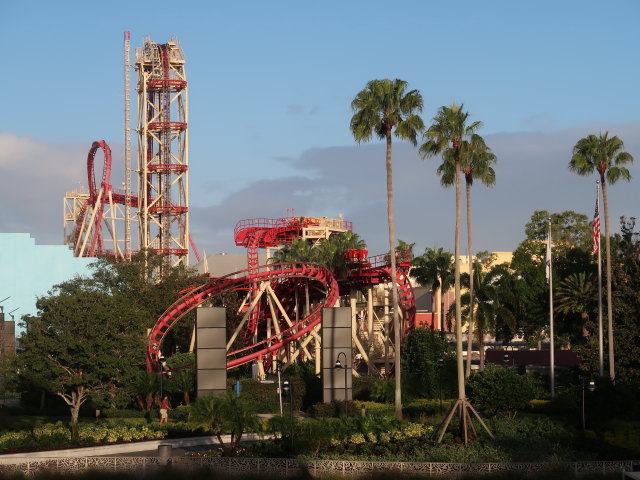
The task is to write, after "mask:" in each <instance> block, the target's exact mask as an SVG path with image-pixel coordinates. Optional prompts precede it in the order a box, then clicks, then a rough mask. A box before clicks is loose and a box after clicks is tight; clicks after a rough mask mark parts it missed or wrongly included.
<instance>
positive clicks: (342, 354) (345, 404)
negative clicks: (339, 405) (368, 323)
mask: <svg viewBox="0 0 640 480" xmlns="http://www.w3.org/2000/svg"><path fill="white" fill-rule="evenodd" d="M340 356H344V365H342V362H341V361H340ZM333 368H334V369H336V368H342V369H343V370H344V416H345V418H346V417H348V416H349V404H348V398H349V396H348V389H347V368H348V367H347V354H346V353H344V352H340V353H339V354H338V358H336V364H335V365H334V366H333Z"/></svg>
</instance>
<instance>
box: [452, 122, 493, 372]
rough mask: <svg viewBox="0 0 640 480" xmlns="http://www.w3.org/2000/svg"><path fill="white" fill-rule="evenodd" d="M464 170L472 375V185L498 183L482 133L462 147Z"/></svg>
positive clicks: (468, 359)
mask: <svg viewBox="0 0 640 480" xmlns="http://www.w3.org/2000/svg"><path fill="white" fill-rule="evenodd" d="M461 158H462V172H463V173H464V179H465V188H466V190H465V193H466V199H467V251H468V253H469V301H470V305H471V308H470V310H469V329H468V333H467V369H466V371H465V376H466V377H468V376H469V375H471V351H472V347H473V327H474V321H473V320H474V319H473V316H474V313H475V309H474V308H473V305H474V282H473V279H474V275H473V264H474V262H473V258H472V255H473V235H472V229H471V186H472V185H473V180H474V179H476V180H479V181H480V182H482V183H483V184H484V185H486V186H489V187H492V186H494V185H495V183H496V173H495V171H494V170H493V167H492V165H493V164H495V163H496V161H497V157H496V156H495V155H494V154H493V153H491V149H490V148H489V147H487V145H486V144H485V142H484V139H483V138H482V137H481V136H480V135H472V137H471V141H469V142H466V141H465V142H463V144H462V147H461Z"/></svg>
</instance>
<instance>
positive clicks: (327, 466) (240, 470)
mask: <svg viewBox="0 0 640 480" xmlns="http://www.w3.org/2000/svg"><path fill="white" fill-rule="evenodd" d="M549 465H550V464H549V463H546V462H518V463H497V462H487V463H443V462H377V461H360V460H296V459H288V458H244V457H169V458H163V457H71V458H53V457H51V458H34V459H30V458H28V457H24V458H6V459H3V458H2V457H1V456H0V475H3V474H6V473H10V472H21V473H23V474H25V475H34V474H36V473H38V472H42V471H56V472H81V471H86V470H107V471H136V472H151V471H155V470H158V469H161V468H166V467H171V468H175V469H178V470H194V469H201V468H208V469H210V470H212V471H216V472H221V473H222V472H224V473H230V474H235V473H237V474H246V473H254V474H261V473H262V474H267V473H268V474H273V475H279V474H284V475H288V474H290V473H296V472H298V471H300V470H302V469H303V468H304V469H306V470H307V471H309V472H310V473H311V474H313V475H316V474H319V473H338V474H343V475H347V474H364V473H374V472H402V473H411V474H419V475H454V476H455V475H460V474H463V473H491V472H498V471H517V472H523V473H527V472H536V471H540V470H543V469H545V468H546V467H548V466H549ZM565 465H566V466H567V467H569V468H571V469H572V470H573V471H574V472H575V473H576V474H584V473H605V472H622V471H631V470H634V468H638V466H639V465H640V460H621V461H598V462H567V463H565Z"/></svg>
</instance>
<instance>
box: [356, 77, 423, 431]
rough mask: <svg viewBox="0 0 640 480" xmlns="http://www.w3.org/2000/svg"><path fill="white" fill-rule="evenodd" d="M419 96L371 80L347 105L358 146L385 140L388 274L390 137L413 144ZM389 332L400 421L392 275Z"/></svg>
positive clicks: (394, 83)
mask: <svg viewBox="0 0 640 480" xmlns="http://www.w3.org/2000/svg"><path fill="white" fill-rule="evenodd" d="M422 104H423V101H422V95H421V94H420V92H419V91H418V90H409V91H407V82H405V81H403V80H398V79H396V80H389V79H384V80H371V81H370V82H368V83H367V86H366V87H365V88H364V89H363V90H361V91H360V92H358V94H357V95H356V97H355V98H354V100H353V101H352V102H351V108H352V110H353V112H354V114H353V117H352V118H351V125H350V129H351V133H353V136H354V138H355V140H356V142H358V143H362V142H368V141H369V140H371V138H372V136H373V135H374V134H375V135H376V136H377V137H378V138H380V139H381V140H385V141H386V146H387V150H386V159H385V165H386V171H387V222H388V225H389V254H390V255H391V271H392V272H395V271H396V251H395V248H396V245H395V226H394V222H393V168H392V141H391V139H392V135H393V134H395V136H396V137H398V138H400V139H402V140H407V141H409V142H410V143H411V144H413V145H417V143H418V141H417V139H418V132H421V131H422V130H423V129H424V123H423V122H422V119H421V118H420V116H419V115H418V114H419V113H420V112H422ZM391 283H392V288H391V291H392V302H393V329H394V348H395V362H394V373H395V376H396V392H395V410H396V418H398V419H402V393H401V378H400V375H401V370H400V335H401V331H400V318H399V314H398V307H397V305H398V290H397V285H396V278H395V275H394V277H393V278H392V281H391Z"/></svg>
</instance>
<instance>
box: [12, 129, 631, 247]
mask: <svg viewBox="0 0 640 480" xmlns="http://www.w3.org/2000/svg"><path fill="white" fill-rule="evenodd" d="M603 130H609V132H610V134H611V135H614V134H615V135H618V136H619V137H620V138H622V139H623V140H624V141H625V146H626V150H627V151H628V152H630V153H631V154H632V155H634V156H635V157H636V158H637V161H636V163H635V164H634V165H632V166H631V168H630V169H631V172H632V177H633V178H632V181H631V183H626V182H619V183H618V184H616V185H613V186H611V188H610V189H609V197H610V217H611V221H612V226H613V227H614V230H617V227H618V223H619V222H618V219H619V217H620V216H621V215H625V216H627V217H630V216H640V211H639V208H638V207H639V205H640V202H639V201H638V200H639V199H640V196H639V195H638V191H639V190H638V185H637V182H639V181H640V167H639V164H640V125H639V124H625V125H616V126H610V127H608V128H607V127H606V126H601V125H588V126H583V127H579V128H573V129H568V130H562V131H555V132H547V133H501V134H493V135H487V136H486V141H487V143H488V145H489V146H491V147H492V149H493V151H494V152H495V153H496V155H497V156H498V164H497V166H496V178H497V184H496V186H495V188H492V189H488V188H486V187H484V186H483V185H480V184H475V185H474V187H473V190H472V194H473V197H472V198H473V221H474V224H473V226H474V250H475V251H479V250H496V251H503V250H512V249H513V248H515V247H516V246H517V245H518V243H519V242H520V241H521V240H522V237H523V230H524V224H525V223H526V222H527V221H528V220H529V218H530V216H531V214H532V213H533V211H534V210H540V209H546V210H549V211H553V212H559V211H563V210H575V211H578V212H580V213H584V214H587V215H588V216H591V215H592V212H593V205H594V201H595V180H596V178H595V176H594V177H593V178H582V177H579V176H577V175H575V174H573V173H571V172H569V171H568V168H567V164H568V161H569V159H570V157H571V149H572V147H573V145H574V144H575V142H576V141H577V140H578V139H580V138H581V137H583V136H585V135H587V134H589V133H599V132H600V131H603ZM89 147H90V143H87V144H52V143H49V142H42V141H38V140H35V139H33V138H30V137H18V136H16V135H14V134H12V133H0V178H1V179H2V188H0V202H1V203H2V205H3V208H2V209H0V231H2V232H19V231H21V232H29V233H32V234H34V236H35V237H36V241H37V242H38V243H60V242H61V241H62V226H63V222H62V199H63V197H64V195H65V192H66V191H69V190H72V189H74V188H77V187H78V186H80V185H85V186H86V184H87V180H86V155H87V152H88V150H89ZM117 147H118V146H117V145H116V148H114V150H116V151H115V152H114V154H113V158H114V161H113V162H114V169H115V170H118V169H120V171H121V166H120V163H121V161H119V160H117V159H119V158H121V155H119V154H118V152H117V150H118V149H119V148H117ZM120 147H121V146H120ZM393 148H394V150H393V152H394V162H393V167H394V172H393V173H394V207H395V222H396V237H397V238H400V239H403V240H405V241H408V242H416V250H417V252H419V253H420V252H422V250H423V249H424V248H425V247H429V246H433V245H434V244H437V245H439V246H443V247H445V248H447V249H450V250H452V249H453V230H454V219H455V217H454V215H455V208H454V207H455V204H454V200H455V199H454V190H453V189H443V188H442V187H441V186H440V184H439V179H438V178H437V176H436V173H435V171H436V168H437V165H438V164H439V162H440V161H439V159H429V160H427V161H422V160H420V159H419V157H418V155H417V151H416V149H414V148H413V147H411V146H410V145H408V144H406V143H403V142H396V143H394V147H393ZM283 162H284V164H285V165H286V166H287V168H288V172H289V174H288V175H287V176H286V177H282V178H276V179H273V178H271V179H265V180H263V181H254V182H252V183H250V184H246V185H245V186H243V187H241V188H239V189H236V190H235V191H231V192H230V193H228V194H225V196H224V197H223V200H222V201H220V202H218V203H217V204H215V205H202V204H192V205H191V233H192V237H193V238H194V240H195V242H196V244H197V246H198V248H199V249H200V250H201V251H202V249H203V248H204V249H206V251H207V253H217V252H233V251H241V250H242V249H240V247H235V246H234V242H233V227H234V225H235V224H236V222H238V221H239V220H242V219H248V218H257V217H265V218H279V217H284V216H287V215H292V210H293V211H294V212H295V213H294V214H295V215H296V216H298V215H309V216H327V217H330V218H335V217H337V216H338V215H339V214H343V215H344V218H345V219H346V220H351V221H352V222H353V226H354V230H355V231H356V232H357V233H359V234H360V235H361V236H362V237H363V238H364V239H365V240H366V241H367V243H368V245H369V250H370V252H372V253H383V252H384V251H387V250H388V244H387V223H386V180H385V161H384V145H383V144H381V143H373V144H368V145H362V146H356V145H350V146H342V147H327V148H315V149H310V150H307V151H305V152H304V153H303V154H302V155H300V156H299V157H297V158H286V160H283ZM101 169H102V159H101V158H100V159H96V170H97V175H100V172H101ZM212 175H215V177H214V179H213V180H211V182H214V183H212V184H211V185H210V186H212V185H214V184H215V182H224V178H225V173H224V169H223V168H222V167H221V168H216V169H214V174H212ZM112 177H113V180H112V184H113V185H114V187H115V188H118V187H119V184H120V182H121V173H118V172H114V174H113V176H112ZM134 183H135V182H134ZM230 188H231V187H229V186H227V187H226V188H224V189H223V190H224V191H229V190H230ZM463 222H464V209H463ZM462 238H463V239H464V238H465V235H463V237H462ZM465 245H466V241H462V248H463V249H465V248H466V247H465Z"/></svg>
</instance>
